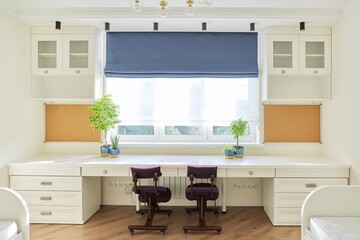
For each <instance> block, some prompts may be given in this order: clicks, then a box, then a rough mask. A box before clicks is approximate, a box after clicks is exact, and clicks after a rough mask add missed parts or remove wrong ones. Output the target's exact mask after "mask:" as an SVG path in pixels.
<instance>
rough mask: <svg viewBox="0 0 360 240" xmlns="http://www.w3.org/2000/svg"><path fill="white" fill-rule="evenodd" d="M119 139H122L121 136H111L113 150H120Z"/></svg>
mask: <svg viewBox="0 0 360 240" xmlns="http://www.w3.org/2000/svg"><path fill="white" fill-rule="evenodd" d="M119 138H120V136H119V135H111V136H110V139H111V146H112V149H117V148H118V146H119Z"/></svg>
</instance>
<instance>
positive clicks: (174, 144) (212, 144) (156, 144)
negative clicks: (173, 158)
mask: <svg viewBox="0 0 360 240" xmlns="http://www.w3.org/2000/svg"><path fill="white" fill-rule="evenodd" d="M224 144H232V143H218V142H120V143H119V145H120V147H134V148H136V147H154V148H157V147H189V148H198V147H204V148H212V147H223V146H224ZM240 145H241V146H243V147H265V144H263V143H242V144H240Z"/></svg>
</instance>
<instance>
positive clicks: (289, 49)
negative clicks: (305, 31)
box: [267, 35, 299, 75]
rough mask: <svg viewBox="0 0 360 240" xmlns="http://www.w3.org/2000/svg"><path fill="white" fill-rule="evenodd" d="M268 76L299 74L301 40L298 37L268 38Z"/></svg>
mask: <svg viewBox="0 0 360 240" xmlns="http://www.w3.org/2000/svg"><path fill="white" fill-rule="evenodd" d="M267 49H268V50H267V51H268V53H269V54H268V74H279V75H288V74H298V73H299V38H298V37H297V36H287V35H270V36H268V45H267Z"/></svg>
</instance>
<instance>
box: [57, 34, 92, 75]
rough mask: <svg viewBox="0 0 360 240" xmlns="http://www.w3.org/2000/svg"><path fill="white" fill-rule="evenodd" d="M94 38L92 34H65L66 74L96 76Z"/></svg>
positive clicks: (64, 71)
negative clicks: (94, 68) (94, 69)
mask: <svg viewBox="0 0 360 240" xmlns="http://www.w3.org/2000/svg"><path fill="white" fill-rule="evenodd" d="M93 38H94V35H92V34H64V36H63V44H64V46H63V52H64V53H63V54H64V59H63V61H64V67H63V73H64V74H70V75H74V74H81V75H89V74H94V71H93V60H94V57H93V52H94V42H93Z"/></svg>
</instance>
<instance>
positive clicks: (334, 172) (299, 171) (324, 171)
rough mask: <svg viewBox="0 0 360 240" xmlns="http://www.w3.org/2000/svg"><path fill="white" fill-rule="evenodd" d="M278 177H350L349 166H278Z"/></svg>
mask: <svg viewBox="0 0 360 240" xmlns="http://www.w3.org/2000/svg"><path fill="white" fill-rule="evenodd" d="M276 177H315V178H321V177H327V178H331V177H336V178H347V177H349V169H348V168H278V169H276Z"/></svg>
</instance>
